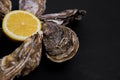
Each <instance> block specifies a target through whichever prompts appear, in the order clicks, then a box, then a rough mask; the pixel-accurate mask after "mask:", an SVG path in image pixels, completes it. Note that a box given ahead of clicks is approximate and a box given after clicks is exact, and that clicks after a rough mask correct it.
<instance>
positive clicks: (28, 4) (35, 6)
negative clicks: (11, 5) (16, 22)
mask: <svg viewBox="0 0 120 80" xmlns="http://www.w3.org/2000/svg"><path fill="white" fill-rule="evenodd" d="M19 9H20V10H25V11H28V12H31V13H33V14H34V15H36V16H40V15H41V14H43V13H44V11H45V9H46V0H20V1H19Z"/></svg>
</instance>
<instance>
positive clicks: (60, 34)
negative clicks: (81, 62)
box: [43, 22, 79, 63]
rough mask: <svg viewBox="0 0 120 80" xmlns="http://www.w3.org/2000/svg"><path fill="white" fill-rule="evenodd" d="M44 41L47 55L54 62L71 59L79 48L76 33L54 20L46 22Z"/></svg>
mask: <svg viewBox="0 0 120 80" xmlns="http://www.w3.org/2000/svg"><path fill="white" fill-rule="evenodd" d="M43 36H44V37H43V43H44V46H45V49H46V55H47V57H48V58H49V59H50V60H51V61H53V62H57V63H60V62H64V61H67V60H69V59H71V58H72V57H73V56H74V55H75V54H76V53H77V50H78V48H79V40H78V37H77V35H76V33H75V32H74V31H73V30H71V29H70V28H68V27H65V26H63V25H59V24H56V23H53V22H46V23H45V27H43Z"/></svg>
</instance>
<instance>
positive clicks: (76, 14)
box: [39, 9, 86, 25]
mask: <svg viewBox="0 0 120 80" xmlns="http://www.w3.org/2000/svg"><path fill="white" fill-rule="evenodd" d="M85 14H86V11H85V10H78V9H68V10H64V11H61V12H59V13H52V14H45V15H41V16H40V17H39V18H40V20H42V21H52V22H55V23H57V24H59V25H61V24H62V25H67V24H69V23H70V22H72V21H74V20H81V19H82V17H83V16H84V15H85Z"/></svg>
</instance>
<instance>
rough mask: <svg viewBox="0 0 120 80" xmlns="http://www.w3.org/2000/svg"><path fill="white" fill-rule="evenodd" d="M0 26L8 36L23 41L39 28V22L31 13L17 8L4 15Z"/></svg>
mask: <svg viewBox="0 0 120 80" xmlns="http://www.w3.org/2000/svg"><path fill="white" fill-rule="evenodd" d="M2 28H3V31H4V32H5V34H6V35H7V36H8V37H10V38H12V39H14V40H18V41H23V40H25V39H26V38H27V37H29V36H31V35H33V34H35V33H36V32H38V31H39V30H40V29H41V22H40V20H39V19H38V18H37V17H36V16H34V15H33V14H31V13H29V12H26V11H21V10H17V11H12V12H10V13H8V14H7V15H6V16H5V17H4V19H3V26H2Z"/></svg>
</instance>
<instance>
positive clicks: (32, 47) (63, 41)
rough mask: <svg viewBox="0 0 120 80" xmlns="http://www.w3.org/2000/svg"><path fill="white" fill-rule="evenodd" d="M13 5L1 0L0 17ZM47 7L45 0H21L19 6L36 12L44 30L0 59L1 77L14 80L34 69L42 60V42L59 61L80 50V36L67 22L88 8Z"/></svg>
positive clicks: (82, 14) (46, 49) (50, 55)
mask: <svg viewBox="0 0 120 80" xmlns="http://www.w3.org/2000/svg"><path fill="white" fill-rule="evenodd" d="M11 9H12V3H11V1H10V0H0V19H1V20H2V19H3V17H4V15H5V14H7V13H8V12H10V11H11ZM45 9H46V0H19V10H24V11H28V12H31V13H32V14H34V15H35V16H37V17H38V18H39V19H40V20H41V21H42V22H43V23H42V30H41V31H38V32H37V33H36V34H34V35H32V36H31V37H29V38H27V39H26V40H25V41H24V42H23V43H22V44H21V45H20V46H19V47H18V48H16V49H15V50H14V51H13V52H12V53H11V54H9V55H6V56H4V57H3V58H2V59H0V80H13V79H14V78H15V77H16V76H18V75H23V76H25V75H28V74H29V73H30V72H31V71H33V70H34V69H35V68H36V67H37V66H38V65H39V63H40V59H41V55H42V46H43V45H44V47H45V51H46V55H47V58H48V59H50V60H51V61H53V62H56V63H61V62H64V61H67V60H69V59H71V58H73V56H74V55H75V54H76V53H77V50H78V48H79V40H78V37H77V35H76V33H75V32H74V31H73V30H72V29H70V28H68V27H66V26H67V25H68V24H69V23H71V22H72V21H74V20H81V19H82V16H84V15H85V13H86V11H85V10H78V9H68V10H64V11H61V12H59V13H52V14H43V13H44V11H45ZM42 44H43V45H42Z"/></svg>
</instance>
